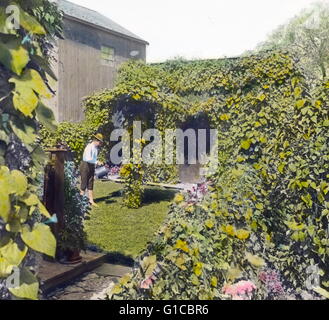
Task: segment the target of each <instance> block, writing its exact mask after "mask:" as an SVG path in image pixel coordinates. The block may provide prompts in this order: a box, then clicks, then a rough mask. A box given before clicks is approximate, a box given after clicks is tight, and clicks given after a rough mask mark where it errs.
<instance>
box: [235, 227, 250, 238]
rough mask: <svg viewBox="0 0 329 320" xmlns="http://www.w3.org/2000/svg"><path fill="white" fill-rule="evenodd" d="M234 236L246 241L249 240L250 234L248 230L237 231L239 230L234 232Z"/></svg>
mask: <svg viewBox="0 0 329 320" xmlns="http://www.w3.org/2000/svg"><path fill="white" fill-rule="evenodd" d="M235 235H236V237H237V238H238V239H240V240H246V239H248V238H249V236H250V232H249V231H248V230H244V229H239V230H237V231H236V234H235Z"/></svg>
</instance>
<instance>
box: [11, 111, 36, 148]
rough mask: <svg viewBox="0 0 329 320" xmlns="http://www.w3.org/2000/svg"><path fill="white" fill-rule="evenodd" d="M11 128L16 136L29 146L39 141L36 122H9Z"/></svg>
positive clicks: (28, 120)
mask: <svg viewBox="0 0 329 320" xmlns="http://www.w3.org/2000/svg"><path fill="white" fill-rule="evenodd" d="M9 124H10V127H11V129H12V130H13V132H14V133H15V134H16V136H17V137H18V138H19V139H20V140H21V141H22V142H23V143H24V144H25V145H26V146H27V145H29V144H32V143H34V142H35V140H36V139H37V135H36V127H35V122H33V121H32V120H31V119H26V120H25V121H24V122H23V121H22V120H21V119H18V118H16V117H15V118H12V119H11V120H10V121H9Z"/></svg>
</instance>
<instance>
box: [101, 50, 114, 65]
mask: <svg viewBox="0 0 329 320" xmlns="http://www.w3.org/2000/svg"><path fill="white" fill-rule="evenodd" d="M101 59H102V64H103V65H106V66H112V65H113V63H114V49H113V48H111V47H105V46H102V47H101Z"/></svg>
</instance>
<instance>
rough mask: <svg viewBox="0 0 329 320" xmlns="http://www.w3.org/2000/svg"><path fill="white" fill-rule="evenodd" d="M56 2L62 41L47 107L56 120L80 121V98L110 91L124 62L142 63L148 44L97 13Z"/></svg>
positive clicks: (69, 3)
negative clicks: (52, 91) (130, 60)
mask: <svg viewBox="0 0 329 320" xmlns="http://www.w3.org/2000/svg"><path fill="white" fill-rule="evenodd" d="M57 3H58V6H59V8H60V10H62V12H63V14H64V16H63V21H64V39H63V40H61V39H60V40H58V45H57V48H56V50H55V51H56V52H55V58H56V60H57V62H55V63H54V66H53V69H54V71H55V74H56V75H57V78H58V82H57V83H56V84H55V87H54V91H55V92H56V95H55V97H54V98H53V99H52V101H51V103H50V105H51V106H52V108H53V110H54V113H55V116H56V120H57V121H59V122H63V121H81V120H82V119H83V117H84V114H83V108H82V100H83V98H84V97H86V96H88V95H90V94H92V93H93V92H95V91H99V90H101V89H104V88H112V87H113V85H114V81H115V78H116V75H117V71H118V68H119V66H120V65H121V64H122V63H123V62H125V61H127V60H129V59H139V60H144V61H145V60H146V47H147V45H148V42H147V41H145V40H143V39H142V38H140V37H138V36H137V35H135V34H134V33H132V32H130V31H129V30H127V29H125V28H123V27H122V26H120V25H118V24H117V23H115V22H114V21H112V20H111V19H109V18H108V17H105V16H103V15H102V14H100V13H98V12H96V11H93V10H90V9H87V8H85V7H82V6H79V5H76V4H74V3H71V2H68V1H65V0H57Z"/></svg>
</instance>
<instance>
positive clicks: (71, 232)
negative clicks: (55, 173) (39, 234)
mask: <svg viewBox="0 0 329 320" xmlns="http://www.w3.org/2000/svg"><path fill="white" fill-rule="evenodd" d="M64 169H65V170H64V174H65V180H64V192H65V203H64V228H63V229H62V230H61V231H60V233H59V239H58V246H59V248H61V249H62V250H64V251H65V250H75V249H80V250H85V249H86V233H85V231H84V220H85V219H86V218H88V213H89V211H90V209H91V208H90V204H89V199H88V198H87V197H85V196H81V195H80V190H79V188H78V187H77V185H78V179H77V172H76V170H75V166H74V163H73V162H66V163H65V168H64Z"/></svg>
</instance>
